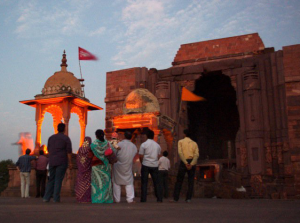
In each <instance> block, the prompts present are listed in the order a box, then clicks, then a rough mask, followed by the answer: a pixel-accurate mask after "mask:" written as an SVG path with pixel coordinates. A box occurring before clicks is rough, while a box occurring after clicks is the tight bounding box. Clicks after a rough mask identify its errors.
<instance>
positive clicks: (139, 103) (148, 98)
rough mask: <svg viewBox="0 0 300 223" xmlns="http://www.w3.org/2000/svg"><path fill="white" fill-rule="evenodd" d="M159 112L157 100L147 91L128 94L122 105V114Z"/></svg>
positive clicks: (134, 91) (139, 90)
mask: <svg viewBox="0 0 300 223" xmlns="http://www.w3.org/2000/svg"><path fill="white" fill-rule="evenodd" d="M151 112H160V108H159V103H158V100H157V98H156V97H155V96H154V95H153V94H152V93H151V92H150V91H148V90H147V89H144V88H138V89H135V90H133V91H132V92H130V93H129V94H128V95H127V97H126V99H125V101H124V105H123V114H133V113H151Z"/></svg>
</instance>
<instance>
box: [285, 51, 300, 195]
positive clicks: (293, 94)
mask: <svg viewBox="0 0 300 223" xmlns="http://www.w3.org/2000/svg"><path fill="white" fill-rule="evenodd" d="M283 68H284V78H285V89H286V110H287V118H288V143H289V146H287V149H290V154H291V157H290V159H291V162H292V165H291V166H290V167H289V171H290V172H292V174H293V176H294V186H295V194H296V195H298V196H300V45H293V46H286V47H283ZM290 183H291V184H292V183H293V180H291V182H290Z"/></svg>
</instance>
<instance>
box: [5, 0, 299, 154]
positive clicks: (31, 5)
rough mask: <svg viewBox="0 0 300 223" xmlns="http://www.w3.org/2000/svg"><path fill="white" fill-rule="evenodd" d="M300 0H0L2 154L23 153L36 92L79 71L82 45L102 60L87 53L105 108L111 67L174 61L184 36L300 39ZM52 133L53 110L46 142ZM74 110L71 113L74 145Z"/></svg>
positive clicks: (91, 128)
mask: <svg viewBox="0 0 300 223" xmlns="http://www.w3.org/2000/svg"><path fill="white" fill-rule="evenodd" d="M299 21H300V1H299V0H288V1H287V0H272V1H271V0H269V1H267V0H242V1H241V0H198V1H197V0H184V1H183V0H128V1H125V0H115V1H113V0H111V1H104V0H101V1H100V0H98V1H96V0H68V1H62V0H59V1H58V0H51V1H37V0H24V1H23V0H22V1H20V0H0V49H1V50H0V78H1V81H0V95H1V100H0V124H1V128H0V154H1V155H0V160H2V159H8V158H11V159H13V160H16V159H17V157H18V149H17V146H12V145H11V143H13V142H16V141H17V140H18V135H19V132H27V131H29V132H31V133H32V135H33V136H34V138H35V130H36V123H35V109H34V108H32V107H29V106H25V105H23V104H20V103H19V101H21V100H26V99H34V96H35V95H37V94H40V93H41V90H42V88H43V87H44V84H45V82H46V80H47V79H48V78H49V77H50V76H51V75H53V74H54V72H56V71H59V70H60V63H61V58H62V53H63V50H66V53H67V59H68V71H70V72H73V73H74V75H75V76H76V77H80V73H79V65H78V46H80V47H82V48H84V49H86V50H88V51H90V52H92V53H94V54H95V55H97V56H98V57H99V58H100V60H99V61H96V62H94V61H82V62H81V66H82V72H83V77H84V78H85V85H86V88H85V92H86V97H87V98H88V99H90V101H91V102H92V103H94V104H96V105H99V106H101V107H103V108H105V103H104V98H105V83H106V72H108V71H112V70H119V69H124V68H130V67H143V66H145V67H148V68H152V67H155V68H158V69H164V68H168V67H170V66H171V62H172V61H173V59H174V57H175V54H176V52H177V50H178V49H179V47H180V45H181V44H184V43H190V42H199V41H204V40H210V39H218V38H224V37H230V36H236V35H243V34H247V33H254V32H258V33H259V35H260V37H261V38H262V40H263V42H264V44H265V46H266V47H275V50H280V49H282V46H287V45H294V44H300V22H299ZM104 119H105V111H93V112H89V116H88V125H87V133H86V134H87V135H88V136H92V137H93V138H94V132H95V130H96V129H98V128H104V127H105V125H104ZM51 134H53V127H52V117H51V116H50V114H47V115H46V116H45V119H44V123H43V127H42V143H44V144H46V143H47V139H48V137H49V136H50V135H51ZM79 134H80V130H79V124H78V118H77V116H76V115H74V114H72V116H71V120H70V137H71V139H72V142H73V148H74V151H77V149H78V144H79Z"/></svg>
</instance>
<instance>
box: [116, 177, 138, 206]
mask: <svg viewBox="0 0 300 223" xmlns="http://www.w3.org/2000/svg"><path fill="white" fill-rule="evenodd" d="M125 190H126V201H127V202H128V203H131V202H133V199H134V186H133V184H130V185H125ZM113 192H114V200H115V202H117V203H119V202H120V201H121V186H120V185H118V184H116V183H115V182H113Z"/></svg>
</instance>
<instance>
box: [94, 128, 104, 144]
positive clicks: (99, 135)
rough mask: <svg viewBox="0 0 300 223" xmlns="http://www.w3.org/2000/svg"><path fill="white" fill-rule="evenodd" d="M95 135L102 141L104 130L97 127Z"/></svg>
mask: <svg viewBox="0 0 300 223" xmlns="http://www.w3.org/2000/svg"><path fill="white" fill-rule="evenodd" d="M95 135H96V138H97V139H99V140H100V141H102V142H103V141H104V135H105V134H104V131H103V130H102V129H98V130H97V131H96V132H95Z"/></svg>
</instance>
